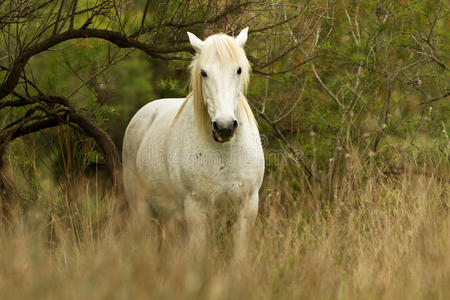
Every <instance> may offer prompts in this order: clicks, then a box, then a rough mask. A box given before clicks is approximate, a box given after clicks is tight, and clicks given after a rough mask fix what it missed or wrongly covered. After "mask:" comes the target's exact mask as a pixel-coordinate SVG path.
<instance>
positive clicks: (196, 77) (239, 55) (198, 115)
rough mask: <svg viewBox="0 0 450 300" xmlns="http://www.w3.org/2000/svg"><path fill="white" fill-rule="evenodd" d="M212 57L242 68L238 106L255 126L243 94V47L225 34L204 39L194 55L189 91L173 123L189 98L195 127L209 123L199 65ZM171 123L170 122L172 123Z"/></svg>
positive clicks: (245, 79)
mask: <svg viewBox="0 0 450 300" xmlns="http://www.w3.org/2000/svg"><path fill="white" fill-rule="evenodd" d="M211 57H213V58H216V57H217V58H218V59H219V60H220V62H221V63H222V64H224V65H225V66H227V65H236V64H237V65H239V66H240V67H241V69H242V73H241V76H240V78H241V87H242V91H241V93H240V107H241V109H242V110H243V112H244V115H245V116H246V117H247V120H248V122H249V125H250V126H254V127H256V126H257V123H256V119H255V116H254V115H253V113H252V111H251V109H250V106H249V105H248V102H247V99H246V98H245V96H244V94H246V93H247V87H248V82H249V79H250V69H251V68H250V64H249V62H248V59H247V56H246V55H245V51H244V49H242V47H240V46H239V45H237V44H236V42H235V41H234V39H233V38H232V37H230V36H228V35H226V34H222V33H221V34H215V35H212V36H210V37H208V38H207V39H206V40H205V43H204V46H203V47H202V51H201V53H200V54H197V55H195V57H194V59H193V60H192V63H191V65H190V68H191V92H190V93H189V94H188V96H187V97H186V100H185V101H184V103H183V104H182V105H181V107H180V110H179V111H178V113H177V114H176V116H175V118H174V120H173V123H175V122H176V120H177V118H178V116H179V115H180V113H181V112H182V110H183V108H184V106H185V104H186V103H187V101H189V99H190V98H192V99H193V101H194V115H195V116H194V117H195V121H196V124H197V127H198V129H199V130H200V131H203V130H205V129H206V126H207V124H209V123H210V122H208V121H209V115H208V111H207V108H206V106H205V101H204V99H203V93H202V80H203V77H202V76H201V73H200V65H201V64H202V63H203V62H206V61H208V60H210V59H211ZM173 123H172V124H173Z"/></svg>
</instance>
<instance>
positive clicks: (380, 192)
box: [0, 157, 450, 299]
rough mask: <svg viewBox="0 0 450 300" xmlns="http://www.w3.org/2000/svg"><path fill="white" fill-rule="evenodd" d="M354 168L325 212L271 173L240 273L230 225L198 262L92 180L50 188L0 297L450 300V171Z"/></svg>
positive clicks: (437, 167) (24, 225)
mask: <svg viewBox="0 0 450 300" xmlns="http://www.w3.org/2000/svg"><path fill="white" fill-rule="evenodd" d="M351 159H352V162H349V163H348V164H347V166H348V167H347V170H344V171H343V172H342V174H344V175H343V176H341V177H339V178H338V179H337V181H338V182H337V183H338V184H336V185H335V187H336V190H335V191H334V194H335V199H334V200H333V201H328V202H327V201H324V200H323V199H322V200H320V199H318V195H319V194H320V193H315V192H314V191H313V192H312V193H311V192H309V193H308V192H303V191H301V190H296V189H295V188H293V187H292V186H293V185H292V184H291V183H290V182H289V181H287V180H284V181H281V180H280V178H286V177H285V176H287V175H286V173H289V167H287V166H286V168H285V169H283V167H280V168H279V170H278V171H276V172H268V174H267V175H266V179H265V184H264V188H263V190H262V191H261V198H262V201H261V213H260V215H259V217H258V220H257V224H256V228H255V233H254V239H253V240H252V242H251V247H250V253H249V257H248V260H247V261H245V262H243V263H240V264H237V265H236V264H233V263H231V262H230V261H231V260H230V257H231V255H230V253H231V252H232V242H231V240H232V239H231V238H230V234H229V232H228V230H227V227H226V226H219V228H216V231H215V234H214V235H213V236H212V237H211V241H210V245H209V248H208V254H207V258H206V259H204V260H201V261H199V260H198V259H196V258H195V257H193V256H192V255H191V254H190V253H186V244H185V242H184V241H183V240H182V239H176V238H172V239H166V240H165V242H164V243H163V246H162V247H161V248H159V245H160V240H159V237H158V234H157V233H158V230H157V229H158V226H159V225H158V224H157V222H155V221H154V220H151V219H149V220H147V221H145V222H136V220H135V219H133V218H132V217H130V216H127V215H123V214H121V213H119V212H118V211H117V209H116V208H115V205H114V203H115V200H117V199H113V197H109V196H108V195H107V194H105V193H100V192H96V191H95V184H93V183H92V182H91V181H89V180H87V179H81V182H78V185H77V186H78V188H76V189H75V191H71V192H70V193H68V192H66V193H61V192H58V191H57V189H55V188H54V187H53V188H48V189H47V190H46V191H44V192H43V193H42V195H43V196H42V199H40V201H39V202H38V204H35V205H34V206H33V207H31V208H29V209H28V210H27V213H26V214H23V213H22V212H21V211H19V210H17V211H16V212H15V213H14V212H13V214H12V216H10V217H9V218H7V219H5V220H4V222H3V224H2V228H1V230H0V298H1V299H145V298H151V299H204V298H206V299H324V298H325V299H329V298H332V299H380V298H382V299H450V220H449V198H450V197H449V188H448V186H449V182H450V172H449V168H448V165H446V164H445V163H442V164H437V163H434V164H431V163H430V164H428V165H426V166H422V167H419V166H417V165H414V164H413V163H411V164H410V165H409V167H406V168H405V169H404V170H402V171H401V172H399V174H395V175H392V174H391V175H389V176H386V175H383V174H382V173H378V172H376V171H373V172H372V171H368V170H367V168H368V166H367V165H364V164H363V163H362V162H361V161H359V160H358V159H357V158H356V157H355V158H351ZM317 188H319V189H320V186H319V187H317ZM219 225H220V224H219Z"/></svg>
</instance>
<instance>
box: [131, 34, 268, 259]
mask: <svg viewBox="0 0 450 300" xmlns="http://www.w3.org/2000/svg"><path fill="white" fill-rule="evenodd" d="M245 34H246V32H245ZM205 42H206V41H205ZM191 44H192V41H191ZM232 46H233V45H232ZM194 48H195V47H194ZM217 67H218V68H219V69H220V71H223V70H226V69H227V68H226V67H223V66H221V65H219V66H217ZM233 68H234V67H233ZM239 68H241V67H239ZM193 69H195V66H194V67H193ZM233 70H234V69H233ZM209 71H210V72H209V74H213V72H212V71H211V70H209ZM203 72H204V71H203V69H202V76H203V75H204V74H203ZM234 72H235V71H233V73H234ZM205 73H206V72H205ZM239 74H240V73H238V74H237V75H235V74H234V75H233V76H238V75H239ZM193 76H198V77H199V76H200V74H196V73H194V72H193ZM209 76H210V78H211V77H212V75H209ZM198 77H197V78H196V79H197V80H199V78H198ZM239 78H240V77H238V79H239ZM219 79H220V80H221V81H218V82H216V83H214V82H213V81H212V79H211V80H210V81H208V82H207V83H209V84H210V85H212V87H211V86H210V87H208V86H206V87H205V86H203V89H204V92H205V95H204V98H206V99H200V100H201V101H202V102H200V104H201V105H202V107H203V108H204V111H203V112H202V111H200V113H205V115H206V113H208V115H207V117H206V118H203V119H202V118H201V117H199V116H198V114H199V110H198V105H199V102H198V101H199V99H197V98H195V97H196V96H198V94H196V93H195V90H194V93H191V94H190V95H189V96H188V97H187V98H186V99H160V100H156V101H152V102H150V103H149V104H147V105H145V106H144V107H143V108H141V109H140V110H139V111H138V112H137V113H136V114H135V116H134V117H133V119H132V120H131V122H130V124H129V125H128V127H127V130H126V133H125V137H124V146H123V165H124V187H125V193H126V196H127V200H128V201H129V202H130V204H132V206H135V207H136V209H138V210H139V209H145V208H144V207H145V205H146V204H150V206H151V208H152V210H153V211H155V212H156V213H157V215H158V216H161V217H167V218H176V217H178V218H183V219H185V220H186V222H187V225H188V229H189V231H190V232H191V237H192V238H193V239H194V240H195V241H196V242H197V244H204V242H205V239H206V227H207V224H206V222H207V220H206V219H207V218H206V215H207V214H208V210H209V209H210V208H211V207H214V206H217V205H221V204H222V203H224V202H226V203H233V204H235V205H236V206H238V207H239V217H238V220H237V224H236V236H235V237H236V239H235V240H236V242H237V243H238V245H237V247H239V248H242V249H241V250H244V251H245V249H244V248H245V241H246V237H247V235H248V234H247V231H248V227H251V225H252V223H253V222H254V219H255V218H256V214H257V210H258V191H259V188H260V186H261V184H262V180H263V174H264V155H263V151H262V147H261V142H260V137H259V133H258V129H257V126H256V124H255V123H254V118H253V115H251V111H250V108H249V107H248V104H247V102H246V100H245V98H244V96H243V95H242V93H241V89H242V86H241V85H240V81H238V83H239V84H237V88H239V93H238V94H237V96H236V95H234V94H233V93H231V96H229V97H228V98H227V99H228V100H227V99H225V100H222V103H217V102H215V103H214V102H212V101H214V99H218V98H221V99H224V98H223V96H221V97H219V96H211V95H208V91H210V90H211V89H215V90H217V91H220V90H221V86H220V85H221V84H223V80H224V79H223V78H219ZM204 80H205V81H206V79H204ZM230 80H233V79H230ZM225 82H226V80H225ZM226 84H227V85H232V84H233V82H231V83H230V82H226ZM193 85H194V84H193ZM193 88H195V87H193ZM225 88H226V87H225ZM222 91H223V92H222V93H221V95H223V94H226V93H227V92H228V93H229V91H224V88H222ZM197 92H198V91H197ZM196 101H197V102H196ZM208 101H209V102H208ZM217 101H218V100H217ZM226 101H228V102H226ZM227 103H228V104H229V105H226V104H227ZM233 103H234V104H233ZM230 106H231V107H230ZM213 120H214V121H213ZM216 121H217V123H218V124H214V126H213V128H211V129H209V130H208V128H209V126H211V124H212V123H214V122H216ZM199 127H200V128H199Z"/></svg>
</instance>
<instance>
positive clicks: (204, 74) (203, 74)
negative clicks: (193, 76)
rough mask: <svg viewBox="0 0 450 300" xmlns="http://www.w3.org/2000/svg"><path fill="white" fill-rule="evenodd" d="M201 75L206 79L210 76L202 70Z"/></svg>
mask: <svg viewBox="0 0 450 300" xmlns="http://www.w3.org/2000/svg"><path fill="white" fill-rule="evenodd" d="M200 73H201V74H202V76H203V77H206V76H208V74H206V72H205V71H203V70H200Z"/></svg>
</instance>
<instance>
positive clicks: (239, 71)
mask: <svg viewBox="0 0 450 300" xmlns="http://www.w3.org/2000/svg"><path fill="white" fill-rule="evenodd" d="M237 73H238V75H239V74H241V73H242V69H241V67H239V69H238V70H237Z"/></svg>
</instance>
